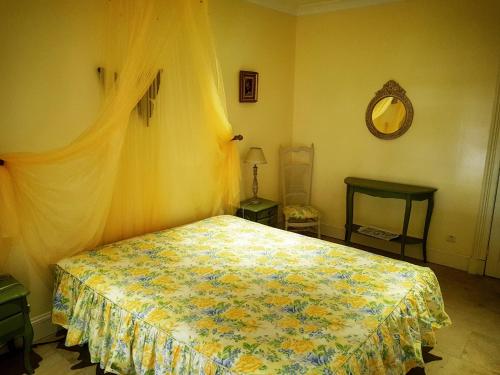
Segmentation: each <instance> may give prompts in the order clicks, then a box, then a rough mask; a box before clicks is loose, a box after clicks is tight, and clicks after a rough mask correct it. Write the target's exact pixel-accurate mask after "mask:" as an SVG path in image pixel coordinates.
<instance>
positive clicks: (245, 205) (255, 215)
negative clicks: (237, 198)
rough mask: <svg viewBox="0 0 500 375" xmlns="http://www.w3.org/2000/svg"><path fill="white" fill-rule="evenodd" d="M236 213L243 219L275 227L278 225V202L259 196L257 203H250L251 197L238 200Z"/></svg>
mask: <svg viewBox="0 0 500 375" xmlns="http://www.w3.org/2000/svg"><path fill="white" fill-rule="evenodd" d="M236 215H237V216H239V217H242V218H243V219H247V220H251V221H256V222H257V223H261V224H265V225H270V226H272V227H276V226H277V225H278V203H277V202H273V201H270V200H268V199H263V198H259V203H252V199H247V200H246V201H242V202H240V208H238V211H236Z"/></svg>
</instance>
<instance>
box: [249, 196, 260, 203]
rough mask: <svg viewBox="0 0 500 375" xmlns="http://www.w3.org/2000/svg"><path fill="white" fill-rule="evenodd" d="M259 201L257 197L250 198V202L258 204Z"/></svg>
mask: <svg viewBox="0 0 500 375" xmlns="http://www.w3.org/2000/svg"><path fill="white" fill-rule="evenodd" d="M259 203H260V198H259V197H253V198H252V199H251V200H250V204H259Z"/></svg>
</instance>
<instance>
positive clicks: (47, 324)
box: [31, 311, 57, 343]
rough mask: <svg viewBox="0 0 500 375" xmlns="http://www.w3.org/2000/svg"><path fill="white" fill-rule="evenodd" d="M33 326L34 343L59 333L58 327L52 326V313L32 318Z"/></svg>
mask: <svg viewBox="0 0 500 375" xmlns="http://www.w3.org/2000/svg"><path fill="white" fill-rule="evenodd" d="M31 325H32V326H33V331H34V336H33V341H34V342H35V343H36V342H37V341H38V340H40V339H42V338H44V337H47V336H50V335H53V334H54V333H56V331H57V326H56V325H54V324H52V314H51V312H50V311H49V312H46V313H45V314H41V315H37V316H34V317H33V318H31Z"/></svg>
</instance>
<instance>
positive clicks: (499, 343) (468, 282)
mask: <svg viewBox="0 0 500 375" xmlns="http://www.w3.org/2000/svg"><path fill="white" fill-rule="evenodd" d="M383 255H390V256H393V255H392V254H386V253H383ZM417 263H418V262H417ZM429 266H430V267H431V268H432V269H433V270H434V272H435V273H436V275H437V277H438V279H439V282H440V285H441V289H442V293H443V296H444V301H445V306H446V311H447V312H448V314H449V315H450V317H451V319H452V321H453V325H452V326H451V327H447V328H444V329H441V330H439V331H438V333H437V340H438V342H437V345H436V347H435V348H434V349H433V350H432V351H431V352H430V353H428V354H426V355H424V358H425V359H426V362H427V363H426V366H425V369H414V370H412V371H411V372H410V374H412V375H417V374H427V375H441V374H446V375H448V374H450V375H455V374H460V375H462V374H464V375H466V374H467V375H469V374H471V375H474V374H476V375H494V374H498V375H500V280H499V279H492V278H488V277H480V276H473V275H469V274H467V273H466V272H463V271H458V270H454V269H452V268H448V267H444V266H439V265H434V264H429ZM32 361H33V364H34V365H35V366H34V367H35V374H36V375H55V374H75V375H94V374H102V372H101V371H100V370H99V369H98V368H96V366H95V365H94V366H90V367H83V368H80V367H81V366H88V365H90V362H89V358H88V351H87V350H86V348H85V347H82V348H65V347H64V346H63V345H61V344H49V345H42V346H38V347H36V348H35V349H34V353H33V356H32ZM72 368H73V369H72ZM21 369H22V358H21V356H20V355H9V354H6V355H3V356H0V373H1V374H2V375H3V374H5V375H7V374H8V375H18V374H22V370H21Z"/></svg>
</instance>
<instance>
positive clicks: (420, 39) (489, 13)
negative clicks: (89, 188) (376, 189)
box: [293, 0, 500, 268]
mask: <svg viewBox="0 0 500 375" xmlns="http://www.w3.org/2000/svg"><path fill="white" fill-rule="evenodd" d="M499 14H500V3H499V2H498V1H495V0H491V1H486V0H485V1H474V0H468V1H464V0H460V1H453V5H452V6H451V5H450V2H449V1H426V0H418V1H417V0H415V1H403V2H397V3H390V4H385V5H379V6H372V7H365V8H357V9H349V10H343V11H338V12H332V13H326V14H319V15H311V16H304V17H299V18H298V21H297V35H296V38H297V45H296V61H295V64H296V71H295V105H294V113H295V115H294V126H293V140H294V141H295V142H299V143H310V142H314V144H315V147H316V164H315V168H316V169H315V171H314V182H313V203H314V204H315V205H317V206H318V207H319V208H320V209H321V210H322V212H323V213H324V220H323V222H324V223H325V224H326V226H325V230H326V232H328V233H331V234H335V235H337V236H340V235H343V225H344V223H345V198H344V197H345V185H344V182H343V180H344V178H345V177H346V176H358V177H366V178H374V179H383V180H390V181H397V182H406V183H414V184H421V185H428V186H435V187H437V188H439V191H438V192H437V195H436V206H435V210H434V215H433V218H432V224H431V230H430V239H429V247H430V249H431V250H430V259H431V260H434V261H435V262H439V263H444V264H448V265H451V266H454V267H458V268H465V267H466V266H467V260H468V257H469V256H470V254H471V251H472V243H473V236H474V230H475V224H476V215H477V212H478V207H479V198H480V191H481V182H482V176H483V168H484V161H485V155H486V147H487V141H488V131H489V127H490V123H491V116H492V105H493V99H494V90H495V80H496V72H497V69H498V61H499V56H500V51H499V49H500V22H499V21H498V15H499ZM389 79H395V80H396V81H398V82H399V83H400V84H401V85H402V86H403V88H405V89H406V90H407V94H408V96H409V98H410V100H411V101H412V103H413V107H414V110H415V116H414V120H413V125H412V126H411V128H410V129H409V131H408V132H407V133H406V134H404V135H403V136H402V137H401V138H398V139H396V140H391V141H384V140H380V139H378V138H376V137H374V136H373V135H372V134H371V133H370V132H369V131H368V129H367V127H366V125H365V121H364V116H365V110H366V106H367V105H368V102H369V101H370V100H371V98H372V97H373V95H374V94H375V92H376V91H377V90H378V89H380V88H381V87H382V85H383V84H384V83H385V82H386V81H388V80H389ZM355 206H356V207H357V210H356V212H355V220H356V221H358V222H360V223H363V224H372V225H376V226H379V227H383V228H388V229H392V230H396V231H399V230H400V228H401V226H402V216H403V210H404V202H402V201H397V200H380V199H376V198H369V197H366V196H362V197H359V198H356V201H355ZM424 212H425V204H416V205H415V207H414V215H412V221H413V223H414V224H413V225H412V226H411V228H410V232H411V233H413V234H417V235H418V234H420V233H421V232H422V225H421V223H423V214H424ZM448 235H454V236H456V243H450V242H447V241H446V238H447V236H448ZM393 250H394V249H393ZM411 251H412V252H413V253H414V254H419V253H420V250H419V247H417V248H415V249H411Z"/></svg>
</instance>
